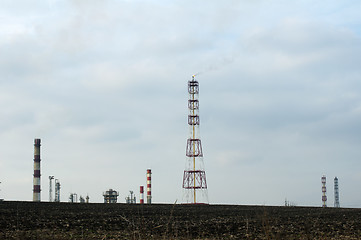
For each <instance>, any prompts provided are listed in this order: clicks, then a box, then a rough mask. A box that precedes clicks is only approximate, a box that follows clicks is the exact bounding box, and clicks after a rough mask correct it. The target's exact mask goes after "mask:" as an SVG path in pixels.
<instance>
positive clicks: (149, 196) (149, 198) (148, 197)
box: [147, 169, 152, 204]
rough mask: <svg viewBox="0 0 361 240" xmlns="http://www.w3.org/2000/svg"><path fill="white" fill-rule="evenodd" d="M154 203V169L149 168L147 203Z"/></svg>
mask: <svg viewBox="0 0 361 240" xmlns="http://www.w3.org/2000/svg"><path fill="white" fill-rule="evenodd" d="M151 203H152V170H151V169H147V204H151Z"/></svg>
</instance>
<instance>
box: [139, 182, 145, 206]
mask: <svg viewBox="0 0 361 240" xmlns="http://www.w3.org/2000/svg"><path fill="white" fill-rule="evenodd" d="M139 203H140V204H144V186H140V196H139Z"/></svg>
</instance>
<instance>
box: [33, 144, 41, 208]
mask: <svg viewBox="0 0 361 240" xmlns="http://www.w3.org/2000/svg"><path fill="white" fill-rule="evenodd" d="M40 142H41V140H40V139H35V140H34V180H33V185H34V188H33V201H34V202H40V200H41V198H40V191H41V190H40Z"/></svg>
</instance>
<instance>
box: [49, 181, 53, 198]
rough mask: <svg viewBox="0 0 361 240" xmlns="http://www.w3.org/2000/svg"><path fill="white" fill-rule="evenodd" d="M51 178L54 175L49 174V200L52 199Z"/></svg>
mask: <svg viewBox="0 0 361 240" xmlns="http://www.w3.org/2000/svg"><path fill="white" fill-rule="evenodd" d="M53 179H54V176H49V202H52V201H53Z"/></svg>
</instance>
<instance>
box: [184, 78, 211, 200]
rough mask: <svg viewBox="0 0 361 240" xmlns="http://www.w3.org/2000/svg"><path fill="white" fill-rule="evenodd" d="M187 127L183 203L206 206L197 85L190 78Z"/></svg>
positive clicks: (196, 82) (206, 197)
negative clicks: (188, 132) (188, 133)
mask: <svg viewBox="0 0 361 240" xmlns="http://www.w3.org/2000/svg"><path fill="white" fill-rule="evenodd" d="M188 94H189V99H188V111H189V113H188V126H189V130H190V135H189V137H188V139H187V147H186V157H187V160H186V169H185V170H184V172H183V185H182V187H183V191H184V194H183V198H184V199H183V201H184V203H190V204H199V203H203V204H208V190H207V181H206V172H205V170H204V163H203V150H202V143H201V139H200V132H199V124H200V121H199V83H198V81H197V80H196V79H195V75H193V76H192V80H191V81H188Z"/></svg>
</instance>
